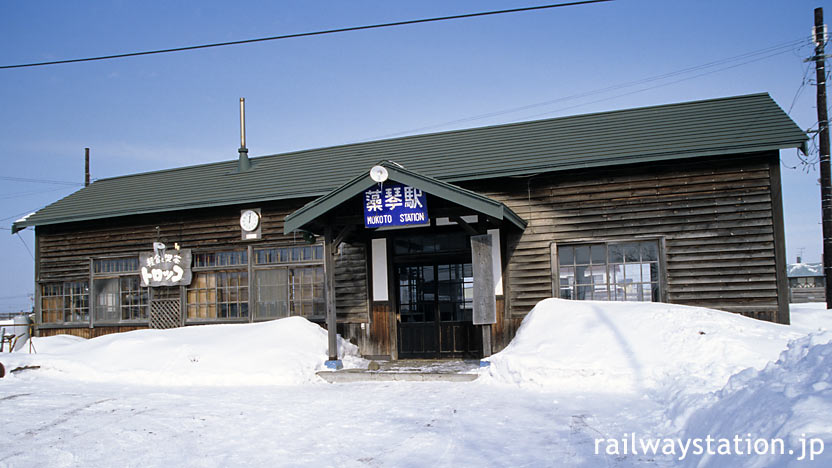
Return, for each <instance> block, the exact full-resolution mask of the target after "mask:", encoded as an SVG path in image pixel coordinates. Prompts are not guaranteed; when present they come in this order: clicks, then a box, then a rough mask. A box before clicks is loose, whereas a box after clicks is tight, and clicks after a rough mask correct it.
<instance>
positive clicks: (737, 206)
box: [12, 94, 806, 359]
mask: <svg viewBox="0 0 832 468" xmlns="http://www.w3.org/2000/svg"><path fill="white" fill-rule="evenodd" d="M805 141H806V135H805V134H804V133H803V132H802V131H801V130H800V129H799V128H798V127H797V125H795V123H794V122H793V121H792V120H791V119H790V118H789V117H788V116H787V115H786V114H785V113H784V112H783V110H782V109H781V108H780V107H779V106H778V105H777V104H776V103H775V102H774V101H773V100H772V99H771V98H770V97H769V96H768V94H753V95H746V96H737V97H729V98H721V99H713V100H705V101H696V102H686V103H680V104H670V105H663V106H654V107H645V108H638V109H629V110H621V111H615V112H604V113H596V114H588V115H578V116H572V117H564V118H556V119H548V120H540V121H532V122H521V123H514V124H508V125H498V126H490V127H483V128H473V129H466V130H458V131H451V132H443V133H435V134H427V135H416V136H408V137H403V138H396V139H388V140H380V141H371V142H366V143H357V144H350V145H344V146H336V147H330V148H321V149H312V150H306V151H297V152H292V153H286V154H277V155H272V156H263V157H257V158H251V159H250V160H249V159H248V157H247V150H245V148H241V150H240V158H239V160H237V159H232V160H229V161H227V162H220V163H212V164H204V165H198V166H191V167H183V168H177V169H171V170H164V171H157V172H149V173H142V174H134V175H128V176H123V177H113V178H108V179H102V180H97V181H95V182H94V183H92V184H90V185H89V186H87V187H85V188H83V189H81V190H79V191H77V192H76V193H73V194H71V195H69V196H68V197H66V198H64V199H61V200H59V201H57V202H55V203H53V204H51V205H49V206H47V207H45V208H43V209H41V210H40V211H38V212H36V213H34V214H32V215H30V216H28V217H27V218H25V219H23V220H19V221H17V222H15V223H14V224H13V226H12V230H13V232H17V231H19V230H21V229H24V228H26V227H34V229H35V240H36V247H35V251H36V254H35V282H36V289H35V291H36V316H37V329H38V333H40V335H41V336H47V335H54V334H60V333H63V334H67V333H68V334H73V335H78V336H84V337H94V336H99V335H102V334H107V333H113V332H120V331H127V330H135V329H139V328H146V327H155V328H166V327H177V326H187V325H199V324H213V323H239V322H257V321H262V320H272V319H276V318H281V317H286V316H292V315H299V316H303V317H306V318H308V319H309V320H312V321H315V322H318V323H320V324H321V325H322V326H325V327H327V328H328V329H329V330H330V343H331V346H332V343H334V340H335V334H334V331H335V330H337V333H339V334H340V335H342V336H343V337H344V338H346V339H349V340H351V341H352V342H354V343H356V344H357V345H358V346H359V348H360V350H361V353H362V354H364V355H365V356H368V357H373V358H391V359H399V358H406V357H429V358H431V357H460V356H473V357H480V356H487V355H489V354H490V353H491V352H496V351H498V350H500V349H502V348H503V347H504V346H505V345H506V344H507V343H508V342H509V341H510V340H511V338H512V337H513V336H514V333H515V331H516V330H517V327H518V326H519V324H520V321H521V320H522V319H523V317H524V316H525V315H526V314H527V313H528V312H529V311H530V310H531V309H532V307H533V306H534V305H535V304H536V303H537V302H538V301H540V300H542V299H545V298H548V297H561V298H568V299H574V300H614V301H661V302H669V303H674V304H689V305H697V306H705V307H712V308H717V309H722V310H726V311H732V312H737V313H741V314H744V315H748V316H751V317H755V318H758V319H762V320H770V321H775V322H780V323H789V304H788V298H789V294H788V283H787V278H786V258H785V242H784V226H783V207H782V201H781V188H780V155H779V151H780V150H782V149H786V148H802V147H803V145H804V143H805ZM243 146H245V145H243ZM402 210H404V211H402ZM332 354H333V350H332V348H331V349H330V355H331V356H330V358H331V359H332V358H334V356H332Z"/></svg>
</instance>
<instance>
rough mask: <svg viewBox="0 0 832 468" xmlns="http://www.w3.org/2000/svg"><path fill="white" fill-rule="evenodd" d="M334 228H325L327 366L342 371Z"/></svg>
mask: <svg viewBox="0 0 832 468" xmlns="http://www.w3.org/2000/svg"><path fill="white" fill-rule="evenodd" d="M333 240H334V239H333V238H332V227H331V226H327V227H326V228H324V289H325V290H326V329H327V337H328V338H329V360H328V361H327V363H326V366H327V367H329V368H331V369H340V368H341V367H342V365H341V361H339V360H338V329H337V327H338V325H337V321H336V319H335V260H334V258H333V253H334V252H333Z"/></svg>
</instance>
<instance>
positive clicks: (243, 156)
mask: <svg viewBox="0 0 832 468" xmlns="http://www.w3.org/2000/svg"><path fill="white" fill-rule="evenodd" d="M239 151H240V172H244V171H247V170H249V168H250V167H251V163H250V162H249V160H248V149H247V148H246V98H240V150H239Z"/></svg>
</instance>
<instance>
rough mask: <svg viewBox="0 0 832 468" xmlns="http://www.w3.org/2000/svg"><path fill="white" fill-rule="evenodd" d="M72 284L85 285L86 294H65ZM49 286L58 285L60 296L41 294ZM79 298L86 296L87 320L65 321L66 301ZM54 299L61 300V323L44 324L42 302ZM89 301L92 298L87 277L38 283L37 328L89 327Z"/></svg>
mask: <svg viewBox="0 0 832 468" xmlns="http://www.w3.org/2000/svg"><path fill="white" fill-rule="evenodd" d="M74 283H81V284H84V283H86V292H85V293H84V294H77V295H75V294H72V292H71V291H70V293H69V294H67V287H69V288H70V289H71V288H72V287H73V286H71V285H72V284H74ZM50 285H52V286H54V285H60V289H61V292H60V294H59V295H49V296H47V295H44V294H43V292H44V288H47V287H49V286H50ZM80 296H86V298H87V307H86V310H87V318H86V319H85V320H71V321H67V320H66V315H67V307H66V301H67V298H72V297H80ZM56 297H59V298H61V300H60V302H61V308H60V311H61V312H60V313H61V317H62V320H61V321H56V322H44V321H43V313H44V307H43V301H44V299H45V298H56ZM91 300H92V298H91V296H90V282H89V277H88V276H84V277H74V278H64V279H56V280H53V281H38V288H37V319H38V327H40V328H44V329H46V328H78V327H89V326H90V323H91V322H90V319H91V317H92V302H91ZM50 310H52V309H50ZM70 310H72V309H71V308H70Z"/></svg>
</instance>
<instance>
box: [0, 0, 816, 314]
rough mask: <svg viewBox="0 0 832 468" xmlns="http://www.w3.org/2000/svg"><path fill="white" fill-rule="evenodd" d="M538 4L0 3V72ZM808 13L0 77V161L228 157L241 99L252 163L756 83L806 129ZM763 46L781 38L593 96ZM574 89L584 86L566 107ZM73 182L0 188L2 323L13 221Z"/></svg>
mask: <svg viewBox="0 0 832 468" xmlns="http://www.w3.org/2000/svg"><path fill="white" fill-rule="evenodd" d="M545 3H547V2H540V1H534V0H525V1H519V0H500V1H496V0H495V1H455V2H446V1H424V0H421V1H411V2H390V1H350V2H345V1H283V2H269V1H262V2H218V1H200V2H163V1H144V2H127V1H120V2H116V1H112V2H58V1H31V2H2V3H0V43H2V44H3V47H0V64H2V65H9V64H16V63H27V62H35V61H48V60H58V59H65V58H77V57H86V56H95V55H108V54H116V53H122V52H131V51H137V50H150V49H158V48H170V47H179V46H187V45H193V44H201V43H209V42H221V41H230V40H239V39H247V38H254V37H262V36H274V35H280V34H289V33H297V32H306V31H314V30H322V29H330V28H339V27H346V26H355V25H362V24H371V23H381V22H392V21H401V20H406V19H414V18H423V17H432V16H444V15H454V14H461V13H468V12H475V11H485V10H492V9H505V8H517V7H523V6H531V5H542V4H545ZM818 6H821V7H825V10H826V11H825V13H826V16H827V18H832V8H829V7H830V6H832V5H831V4H830V2H822V1H812V2H808V1H803V0H791V1H779V0H777V1H775V0H768V1H759V0H757V1H716V0H714V1H709V0H704V1H700V0H698V1H673V2H669V1H659V0H618V1H615V2H611V3H601V4H594V5H586V6H574V7H566V8H557V9H551V10H544V11H536V12H529V13H516V14H509V15H499V16H491V17H484V18H474V19H465V20H456V21H447V22H441V23H430V24H421V25H412V26H404V27H397V28H388V29H381V30H370V31H360V32H351V33H344V34H336V35H327V36H318V37H311V38H301V39H290V40H282V41H272V42H264V43H257V44H251V45H242V46H231V47H224V48H216V49H207V50H199V51H193V52H183V53H175V54H165V55H154V56H145V57H136V58H126V59H117V60H110V61H103V62H92V63H81V64H67V65H53V66H46V67H35V68H26V69H13V70H0V99H2V106H0V158H2V163H3V168H4V171H3V172H4V175H5V177H17V178H26V179H46V180H57V181H70V182H77V183H79V184H80V183H81V182H83V171H84V164H83V155H84V147H90V148H91V152H92V177H93V178H94V179H95V178H104V177H110V176H116V175H122V174H130V173H135V172H143V171H150V170H157V169H163V168H169V167H177V166H182V165H190V164H198V163H204V162H213V161H221V160H226V159H231V158H235V157H236V156H237V153H236V150H237V147H238V146H239V133H238V132H239V126H238V125H239V124H238V109H237V106H238V98H239V97H245V98H246V110H247V137H248V138H247V143H248V147H249V151H250V153H249V154H250V155H252V156H257V155H264V154H274V153H281V152H285V151H290V150H296V149H303V148H313V147H323V146H330V145H337V144H343V143H351V142H356V141H363V140H370V139H376V138H380V137H386V136H389V135H393V134H406V133H413V132H415V133H424V132H434V131H444V130H452V129H455V128H465V127H475V126H484V125H492V124H499V123H507V122H514V121H522V120H531V119H539V118H548V117H558V116H564V115H574V114H581V113H588V112H597V111H605V110H614V109H622V108H629V107H639V106H647V105H654V104H665V103H672V102H681V101H689V100H696V99H707V98H714V97H722V96H731V95H739V94H748V93H756V92H768V93H770V94H771V95H772V97H773V98H774V99H775V101H777V102H778V103H779V104H780V106H781V107H783V108H784V110H789V108H790V107H792V110H791V116H792V118H793V119H794V120H795V121H796V122H797V123H798V125H799V126H800V127H801V128H803V129H808V128H812V127H816V125H815V123H816V121H817V117H816V110H815V87H814V86H812V85H811V84H806V85H804V86H801V83H803V82H804V81H805V79H804V77H805V76H806V77H810V78H812V79H813V78H814V69H813V67H811V65H810V64H807V63H804V61H803V60H804V59H805V58H806V57H808V56H810V55H811V53H812V50H811V46H810V45H809V42H808V38H809V34H810V31H811V27H812V23H813V9H814V8H815V7H818ZM827 22H829V21H828V20H827ZM799 40H803V42H800V43H797V41H799ZM790 43H794V44H795V45H794V46H792V47H788V46H784V45H787V44H790ZM776 46H784V47H782V48H780V49H771V51H770V52H768V53H761V54H758V55H750V56H745V57H744V58H736V59H733V60H729V61H726V62H724V63H723V64H721V65H719V66H712V67H706V68H701V69H698V70H696V71H690V72H687V73H681V74H678V75H675V76H673V77H669V78H666V79H662V80H655V81H651V82H647V83H642V84H641V85H636V86H628V87H621V88H618V89H615V90H610V91H606V92H597V93H596V91H598V90H602V89H605V88H608V87H611V86H615V85H620V84H625V83H629V82H633V81H639V80H643V79H646V78H650V77H656V76H659V75H663V74H666V73H670V72H675V71H678V70H685V69H688V68H691V67H696V66H699V65H703V64H708V63H712V62H715V61H719V60H722V59H729V58H733V57H738V56H742V55H743V54H747V53H750V52H755V51H761V50H764V49H768V48H772V47H776ZM745 62H749V63H745ZM729 67H730V68H729ZM807 72H808V75H807ZM700 75H701V76H700ZM584 93H593V94H589V95H585V96H582V97H578V98H570V96H574V95H578V94H584ZM564 98H568V99H564ZM552 101H555V102H552ZM793 102H794V104H793V105H792V103H793ZM546 103H548V104H546ZM531 105H536V106H534V107H529V108H526V109H523V110H517V111H513V112H508V111H509V110H511V109H516V108H520V107H524V106H531ZM486 114H492V115H491V116H489V117H485V118H481V116H483V115H486ZM448 122H454V123H451V124H446V123H448ZM442 124H446V125H442ZM781 157H782V161H783V167H782V173H783V176H782V180H783V185H784V190H783V191H784V205H785V213H786V238H787V251H788V257H789V260H790V261H793V260H794V257H795V256H796V255H797V254H798V253H800V249H803V257H804V258H805V259H806V260H808V261H820V252H821V235H820V225H819V221H820V201H819V199H820V195H819V193H820V189H819V186H818V183H817V177H818V173H817V170H816V168H811V167H809V168H807V167H804V166H802V165H800V163H799V160H798V158H797V156H796V153H795V151H794V150H787V151H783V152H781ZM794 167H796V168H795V169H792V168H794ZM77 188H78V187H73V186H68V185H57V184H49V183H32V182H15V181H10V180H0V227H2V229H3V230H0V252H2V255H3V258H4V264H5V267H4V268H3V270H2V273H0V275H2V276H0V312H6V311H13V310H20V309H21V308H28V307H29V306H30V302H29V299H28V297H27V294H29V293H31V292H32V291H33V288H34V282H33V260H32V257H31V256H30V254H29V251H28V250H27V248H28V249H31V248H33V244H34V240H33V233H32V230H31V229H27V230H26V231H24V232H22V233H21V237H20V238H18V236H11V235H9V234H10V231H9V230H8V228H9V227H10V225H11V223H12V222H13V221H14V220H15V219H16V218H17V217H19V215H22V214H26V213H28V212H30V211H33V210H35V209H38V208H40V207H42V206H44V205H46V204H49V203H51V202H53V201H55V200H57V199H59V198H61V197H63V196H66V195H68V194H69V193H71V192H72V191H73V190H76V189H77Z"/></svg>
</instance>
